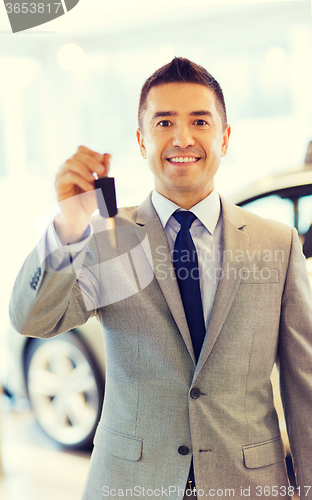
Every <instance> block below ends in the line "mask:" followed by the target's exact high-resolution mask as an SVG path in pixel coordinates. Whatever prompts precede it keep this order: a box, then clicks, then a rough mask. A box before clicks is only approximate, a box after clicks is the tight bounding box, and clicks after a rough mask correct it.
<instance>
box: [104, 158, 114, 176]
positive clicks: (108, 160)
mask: <svg viewBox="0 0 312 500" xmlns="http://www.w3.org/2000/svg"><path fill="white" fill-rule="evenodd" d="M111 160H112V155H110V154H109V153H105V154H103V160H102V164H103V166H104V168H105V174H104V175H108V173H109V170H110V164H111Z"/></svg>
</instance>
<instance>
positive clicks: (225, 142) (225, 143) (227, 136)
mask: <svg viewBox="0 0 312 500" xmlns="http://www.w3.org/2000/svg"><path fill="white" fill-rule="evenodd" d="M230 135H231V127H230V125H227V126H226V128H225V130H224V132H223V138H222V148H221V156H225V155H226V153H227V150H228V147H229V140H230Z"/></svg>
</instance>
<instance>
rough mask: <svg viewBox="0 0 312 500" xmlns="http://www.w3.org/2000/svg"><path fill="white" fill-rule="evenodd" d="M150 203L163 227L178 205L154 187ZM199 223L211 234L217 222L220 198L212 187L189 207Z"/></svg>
mask: <svg viewBox="0 0 312 500" xmlns="http://www.w3.org/2000/svg"><path fill="white" fill-rule="evenodd" d="M152 203H153V205H154V208H155V210H156V212H157V214H158V217H159V218H160V221H161V223H162V225H163V228H165V227H166V224H167V222H168V220H169V219H170V217H171V216H172V214H173V213H174V212H175V211H176V210H178V209H179V208H181V207H179V206H178V205H176V203H174V202H173V201H171V200H168V198H165V197H164V196H162V195H161V194H160V193H158V191H156V189H154V190H153V193H152ZM190 211H191V212H193V213H194V214H195V215H196V217H197V218H198V219H199V220H200V221H201V223H202V224H203V225H204V226H205V227H206V229H207V230H208V231H209V233H210V234H213V232H214V230H215V228H216V225H217V223H218V220H219V217H220V211H221V204H220V198H219V195H218V193H217V191H216V190H215V189H214V190H213V191H212V192H211V193H210V194H209V195H208V196H207V197H206V198H204V199H203V200H202V201H200V202H199V203H197V205H194V206H193V207H192V208H191V209H190Z"/></svg>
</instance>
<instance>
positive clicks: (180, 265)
mask: <svg viewBox="0 0 312 500" xmlns="http://www.w3.org/2000/svg"><path fill="white" fill-rule="evenodd" d="M173 217H174V218H175V219H176V220H177V221H178V222H179V223H180V225H181V229H180V231H179V232H178V234H177V237H176V241H175V245H174V257H173V266H174V268H175V272H176V277H177V281H178V285H179V289H180V294H181V298H182V302H183V307H184V312H185V316H186V320H187V324H188V327H189V330H190V334H191V339H192V342H193V349H194V353H195V358H196V362H197V361H198V358H199V355H200V351H201V348H202V345H203V341H204V338H205V333H206V328H205V321H204V314H203V304H202V299H201V293H200V283H199V269H198V258H197V252H196V248H195V245H194V242H193V239H192V236H191V233H190V227H191V225H192V224H193V222H194V220H195V219H196V215H194V214H193V213H192V212H187V211H181V212H175V213H174V214H173Z"/></svg>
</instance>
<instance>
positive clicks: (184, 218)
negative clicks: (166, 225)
mask: <svg viewBox="0 0 312 500" xmlns="http://www.w3.org/2000/svg"><path fill="white" fill-rule="evenodd" d="M173 217H174V218H175V219H176V220H177V221H178V222H179V223H180V225H181V229H190V227H191V225H192V224H193V222H194V220H195V219H196V218H197V217H196V215H194V214H193V212H187V211H181V212H175V213H174V214H173Z"/></svg>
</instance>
